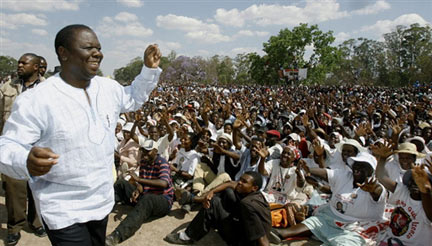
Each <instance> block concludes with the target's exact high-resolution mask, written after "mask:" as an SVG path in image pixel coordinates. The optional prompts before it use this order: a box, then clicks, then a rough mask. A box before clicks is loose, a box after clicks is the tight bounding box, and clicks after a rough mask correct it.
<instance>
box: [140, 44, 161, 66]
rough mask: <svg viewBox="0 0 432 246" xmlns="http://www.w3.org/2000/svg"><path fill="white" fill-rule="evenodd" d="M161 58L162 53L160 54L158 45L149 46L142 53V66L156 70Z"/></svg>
mask: <svg viewBox="0 0 432 246" xmlns="http://www.w3.org/2000/svg"><path fill="white" fill-rule="evenodd" d="M161 57H162V53H161V52H160V50H159V47H158V45H157V44H151V45H149V46H148V47H147V49H146V50H145V52H144V64H145V66H146V67H148V68H157V67H159V63H160V58H161Z"/></svg>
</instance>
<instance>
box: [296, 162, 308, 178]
mask: <svg viewBox="0 0 432 246" xmlns="http://www.w3.org/2000/svg"><path fill="white" fill-rule="evenodd" d="M297 168H298V169H300V170H303V171H304V172H305V173H306V175H307V176H309V175H310V170H309V167H308V166H307V164H306V162H305V161H304V160H302V159H300V161H299V162H298V165H297ZM296 171H297V170H296Z"/></svg>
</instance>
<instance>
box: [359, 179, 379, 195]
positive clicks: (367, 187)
mask: <svg viewBox="0 0 432 246" xmlns="http://www.w3.org/2000/svg"><path fill="white" fill-rule="evenodd" d="M357 186H358V187H360V189H362V190H364V191H366V192H369V193H372V192H374V191H375V190H376V188H377V187H378V186H379V184H378V182H377V180H376V178H373V177H371V178H370V179H367V180H366V181H365V182H364V183H363V184H359V183H357Z"/></svg>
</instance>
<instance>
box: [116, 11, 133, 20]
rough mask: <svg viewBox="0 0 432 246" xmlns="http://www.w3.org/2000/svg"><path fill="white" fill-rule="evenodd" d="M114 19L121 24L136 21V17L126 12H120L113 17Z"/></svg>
mask: <svg viewBox="0 0 432 246" xmlns="http://www.w3.org/2000/svg"><path fill="white" fill-rule="evenodd" d="M114 19H115V20H118V21H121V22H129V21H137V20H138V17H137V16H136V15H134V14H131V13H128V12H120V13H118V14H117V15H116V16H115V17H114Z"/></svg>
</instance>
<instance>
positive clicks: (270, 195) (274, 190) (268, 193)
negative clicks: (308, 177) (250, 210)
mask: <svg viewBox="0 0 432 246" xmlns="http://www.w3.org/2000/svg"><path fill="white" fill-rule="evenodd" d="M265 168H266V171H267V172H268V173H270V178H269V179H268V183H267V187H266V188H265V190H264V192H263V193H264V197H265V198H266V200H267V202H273V203H280V204H286V203H287V202H289V201H290V200H293V199H295V198H296V196H297V195H298V193H299V192H298V191H297V190H296V187H297V174H296V172H295V170H296V167H295V166H293V167H288V168H284V167H282V166H281V165H280V160H279V159H277V160H271V161H268V162H266V163H265Z"/></svg>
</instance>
